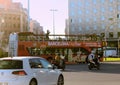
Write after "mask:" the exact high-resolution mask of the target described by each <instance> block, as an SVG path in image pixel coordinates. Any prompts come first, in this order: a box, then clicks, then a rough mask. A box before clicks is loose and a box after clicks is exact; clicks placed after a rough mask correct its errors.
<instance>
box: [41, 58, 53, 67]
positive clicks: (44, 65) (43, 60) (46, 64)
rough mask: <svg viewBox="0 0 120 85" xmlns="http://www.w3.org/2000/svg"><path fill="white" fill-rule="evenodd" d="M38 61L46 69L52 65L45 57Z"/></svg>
mask: <svg viewBox="0 0 120 85" xmlns="http://www.w3.org/2000/svg"><path fill="white" fill-rule="evenodd" d="M40 62H41V63H42V65H43V67H44V68H46V69H50V68H52V65H51V64H50V63H49V62H48V61H47V60H45V59H40Z"/></svg>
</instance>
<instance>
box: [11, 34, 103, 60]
mask: <svg viewBox="0 0 120 85" xmlns="http://www.w3.org/2000/svg"><path fill="white" fill-rule="evenodd" d="M49 37H50V38H49V39H47V38H46V35H36V34H34V33H32V32H19V33H11V34H10V36H9V56H41V57H44V58H48V57H50V56H51V57H53V58H54V57H55V55H56V54H61V53H64V55H65V58H66V60H67V61H75V58H77V56H78V57H81V56H85V57H86V55H88V54H89V52H90V51H91V50H93V49H95V50H97V51H98V52H100V51H102V42H101V41H100V39H98V38H97V37H93V35H92V36H91V35H89V36H88V35H49ZM76 60H77V59H76Z"/></svg>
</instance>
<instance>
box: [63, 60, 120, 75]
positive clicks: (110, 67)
mask: <svg viewBox="0 0 120 85" xmlns="http://www.w3.org/2000/svg"><path fill="white" fill-rule="evenodd" d="M83 71H87V72H96V73H111V74H120V63H109V62H107V63H101V67H100V70H97V69H92V70H89V69H88V66H87V64H76V65H67V66H66V69H65V71H63V72H83Z"/></svg>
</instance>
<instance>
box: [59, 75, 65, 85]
mask: <svg viewBox="0 0 120 85" xmlns="http://www.w3.org/2000/svg"><path fill="white" fill-rule="evenodd" d="M57 85H64V78H63V76H59V78H58V82H57Z"/></svg>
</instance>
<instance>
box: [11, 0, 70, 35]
mask: <svg viewBox="0 0 120 85" xmlns="http://www.w3.org/2000/svg"><path fill="white" fill-rule="evenodd" d="M13 2H21V3H22V4H23V7H24V8H28V0H13ZM29 2H30V5H29V6H30V9H29V11H30V14H29V15H30V18H32V19H33V20H37V21H38V22H39V23H40V25H41V26H43V30H44V31H45V33H46V30H49V31H50V34H53V11H50V10H51V9H55V10H57V11H54V28H55V34H64V33H65V32H64V30H65V19H67V18H68V0H29Z"/></svg>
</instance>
